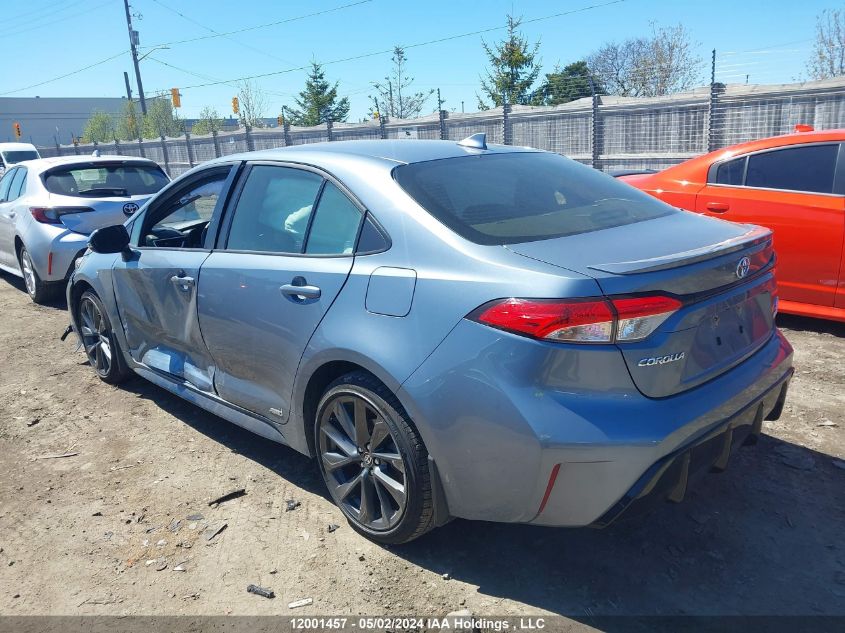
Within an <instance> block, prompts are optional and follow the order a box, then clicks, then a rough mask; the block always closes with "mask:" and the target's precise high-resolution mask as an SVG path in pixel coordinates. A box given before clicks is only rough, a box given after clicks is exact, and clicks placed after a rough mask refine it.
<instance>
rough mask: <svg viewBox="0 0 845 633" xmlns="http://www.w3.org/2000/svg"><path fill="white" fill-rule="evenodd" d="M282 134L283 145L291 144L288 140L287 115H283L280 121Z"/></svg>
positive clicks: (288, 126) (288, 125)
mask: <svg viewBox="0 0 845 633" xmlns="http://www.w3.org/2000/svg"><path fill="white" fill-rule="evenodd" d="M282 134H283V135H284V140H285V147H287V146H288V145H291V144H292V143H291V142H290V122H289V121H288V119H287V117H285V118H284V119H283V121H282Z"/></svg>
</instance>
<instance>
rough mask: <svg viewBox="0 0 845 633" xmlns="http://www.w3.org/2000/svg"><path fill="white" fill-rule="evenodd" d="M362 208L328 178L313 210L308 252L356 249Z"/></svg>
mask: <svg viewBox="0 0 845 633" xmlns="http://www.w3.org/2000/svg"><path fill="white" fill-rule="evenodd" d="M361 217H362V215H361V211H360V210H359V209H358V207H357V206H355V205H354V204H353V203H352V201H351V200H350V199H349V198H347V197H346V196H345V195H344V194H343V192H342V191H341V190H340V189H338V188H337V186H336V185H334V184H333V183H331V182H326V186H325V187H324V188H323V193H322V194H321V195H320V202H319V203H318V204H317V210H316V211H315V212H314V220H313V221H312V222H311V230H310V231H309V232H308V242H307V243H306V245H305V252H306V253H308V254H309V255H348V254H350V253H352V251H353V250H354V249H355V238H357V237H358V227H359V226H360V224H361Z"/></svg>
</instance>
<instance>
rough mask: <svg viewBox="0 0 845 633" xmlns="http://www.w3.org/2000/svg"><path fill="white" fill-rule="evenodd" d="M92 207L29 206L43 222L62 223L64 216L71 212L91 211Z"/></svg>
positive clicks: (31, 211) (39, 220)
mask: <svg viewBox="0 0 845 633" xmlns="http://www.w3.org/2000/svg"><path fill="white" fill-rule="evenodd" d="M92 211H94V209H91V208H90V207H29V212H30V213H31V214H32V217H33V218H35V219H36V220H37V221H38V222H41V224H61V223H62V216H63V215H69V214H71V213H91V212H92Z"/></svg>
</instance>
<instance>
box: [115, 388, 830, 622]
mask: <svg viewBox="0 0 845 633" xmlns="http://www.w3.org/2000/svg"><path fill="white" fill-rule="evenodd" d="M125 388H126V390H127V391H130V392H132V393H134V394H136V395H137V396H138V397H141V398H146V399H150V400H153V401H155V403H156V404H157V405H158V406H159V407H161V408H162V409H163V410H165V411H167V412H168V413H170V414H171V415H173V416H174V417H176V418H178V419H180V420H182V421H184V422H185V423H186V424H188V425H190V426H191V427H193V428H194V429H196V430H197V431H199V432H201V433H203V434H204V435H206V436H208V437H209V438H210V439H212V440H214V441H215V442H218V443H220V444H223V445H225V446H227V447H228V448H229V449H231V450H232V451H234V452H237V453H239V454H241V455H243V456H244V457H246V458H248V459H251V460H253V461H255V462H257V463H259V464H261V465H263V466H265V467H266V468H268V469H270V470H272V471H273V472H275V473H276V474H278V475H279V476H280V477H282V478H284V479H286V480H287V481H289V482H291V483H292V484H294V485H296V486H299V487H301V488H303V489H305V490H307V491H308V492H311V493H314V494H318V495H321V496H323V497H324V498H326V499H329V497H328V494H327V492H326V489H325V487H324V485H323V482H322V480H321V478H320V475H319V473H318V472H317V468H316V466H315V464H314V463H313V461H312V460H310V459H308V458H307V457H305V456H303V455H301V454H299V453H298V452H296V451H294V450H293V449H290V448H288V447H283V446H279V445H277V444H274V443H273V442H270V441H268V440H264V439H263V438H260V437H258V436H256V435H253V434H252V433H249V432H248V431H245V430H243V429H240V428H239V427H237V426H235V425H232V424H229V423H228V422H225V421H224V420H222V419H220V418H218V417H216V416H213V415H211V414H209V413H206V412H204V411H203V410H201V409H199V408H198V407H195V406H194V405H192V404H190V403H188V402H186V401H183V400H182V399H180V398H178V397H177V396H174V395H172V394H170V393H168V392H166V391H165V390H163V389H161V388H159V387H156V386H155V385H153V384H151V383H148V382H147V381H145V380H142V379H138V378H136V379H133V380H131V381H129V382H128V383H127V384H126V386H125ZM834 461H835V460H834V459H833V458H832V457H831V456H829V455H826V454H824V453H820V452H816V451H813V450H809V449H806V448H803V447H800V446H797V445H794V444H791V443H788V442H783V441H781V440H778V439H775V438H773V437H770V436H767V435H763V436H762V437H761V439H760V441H759V443H758V444H757V445H756V446H752V447H743V448H741V449H739V450H738V451H737V452H736V453H735V455H734V456H733V457H732V460H731V464H730V467H729V468H728V470H727V471H726V472H725V473H723V474H712V475H708V476H706V477H704V478H703V479H702V480H701V481H699V482H698V483H697V484H696V486H695V487H693V488H692V489H691V490H690V492H689V493H688V496H687V499H686V500H685V501H684V502H683V503H681V504H677V505H676V504H669V503H666V504H664V505H660V506H658V508H656V509H655V510H654V511H653V512H652V513H650V514H647V515H644V516H639V517H635V518H630V519H622V520H620V521H618V522H616V523H614V524H613V525H611V526H610V527H609V528H606V529H604V530H595V529H591V528H578V529H563V528H546V527H537V526H529V525H505V524H494V523H484V522H480V521H465V520H460V519H456V520H454V521H452V522H451V523H449V524H447V525H445V526H443V527H441V528H438V529H436V530H434V531H433V532H431V533H430V534H427V535H426V536H424V537H422V538H420V539H418V540H417V541H414V542H412V543H408V544H406V545H402V546H394V547H391V548H389V549H390V551H392V552H393V553H394V554H395V555H396V556H398V557H400V558H402V559H405V560H407V561H408V562H409V563H412V564H414V565H418V566H420V567H422V568H425V569H428V570H431V571H433V572H435V573H437V574H448V575H449V578H451V579H453V580H455V581H460V582H464V583H469V584H470V585H473V586H477V587H478V589H477V591H478V592H479V593H481V594H485V595H486V596H492V597H494V598H498V599H499V600H500V601H504V600H509V601H517V602H520V603H524V604H526V605H529V607H530V608H534V609H536V610H538V611H539V610H543V611H549V612H553V613H558V614H564V615H568V616H570V617H573V618H575V619H578V620H582V621H583V622H584V623H587V624H591V623H592V624H593V625H596V626H599V628H602V629H606V630H612V629H614V628H617V629H619V630H627V629H629V628H630V627H629V625H630V622H625V621H624V619H620V620H619V621H616V620H615V619H613V618H611V620H609V621H608V620H600V621H596V620H593V618H597V617H598V618H601V617H602V616H618V615H664V616H676V615H719V614H770V615H772V614H794V615H845V546H843V545H842V539H841V535H842V528H843V527H845V496H843V495H842V490H845V470H842V469H841V468H840V467H838V466H837V465H835V464H834ZM444 582H445V581H444ZM469 604H470V605H471V602H470V603H469ZM457 608H459V607H458V606H457V605H456V606H455V609H457ZM511 610H512V609H511ZM503 611H504V610H503ZM616 625H618V626H616Z"/></svg>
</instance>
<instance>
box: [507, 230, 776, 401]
mask: <svg viewBox="0 0 845 633" xmlns="http://www.w3.org/2000/svg"><path fill="white" fill-rule="evenodd" d="M507 248H509V249H510V250H512V251H514V252H515V253H518V254H520V255H523V256H525V257H530V258H532V259H536V260H539V261H542V262H545V263H548V264H552V265H556V266H560V267H562V268H566V269H569V270H572V271H575V272H578V273H581V274H584V275H589V276H590V277H592V278H594V279H595V280H596V282H597V283H598V284H599V286H600V287H601V289H602V292H603V293H604V294H605V295H607V296H620V295H622V296H625V295H638V294H644V295H650V294H663V295H670V296H673V297H675V298H677V299H679V300H681V301H682V302H683V306H682V307H681V308H680V309H679V310H678V311H677V312H675V313H674V314H672V315H671V316H670V317H669V318H668V319H667V320H666V321H665V322H664V323H663V324H661V326H660V327H658V329H657V330H656V331H655V332H653V333H652V334H651V335H650V336H649V337H647V338H646V339H645V340H643V341H638V342H620V343H618V344H617V346H618V347H619V349H620V351H621V352H622V355H623V357H624V358H625V362H626V364H627V366H628V370H629V371H630V373H631V377H632V379H633V380H634V383H635V384H636V385H637V388H638V389H639V390H640V391H641V392H642V393H643V394H644V395H646V396H648V397H652V398H662V397H667V396H671V395H673V394H676V393H680V392H682V391H685V390H687V389H691V388H693V387H695V386H697V385H699V384H702V383H703V382H706V381H708V380H711V379H713V378H715V377H717V376H719V375H720V374H722V373H724V372H726V371H728V370H729V369H730V368H731V367H733V366H735V365H737V364H738V363H740V362H742V360H744V359H745V358H747V357H748V356H750V355H751V354H753V353H754V352H755V351H756V350H757V349H759V348H760V347H761V346H762V345H763V344H764V343H765V342H766V341H767V340H768V339H769V337H770V336H771V334H772V332H773V330H774V314H773V310H772V302H773V300H774V296H775V294H776V290H775V282H774V253H773V250H772V234H771V231H769V230H768V229H764V228H761V227H756V226H751V225H741V224H733V223H729V222H724V221H721V220H717V219H714V218H709V217H705V216H700V215H697V214H693V213H676V214H672V215H669V216H664V217H661V218H655V219H653V220H648V221H645V222H640V223H636V224H629V225H625V226H620V227H616V228H612V229H605V230H599V231H593V232H590V233H583V234H580V235H573V236H567V237H562V238H557V239H551V240H542V241H536V242H527V243H521V244H511V245H509V246H508V247H507Z"/></svg>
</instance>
